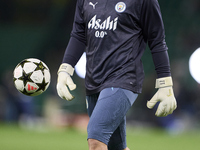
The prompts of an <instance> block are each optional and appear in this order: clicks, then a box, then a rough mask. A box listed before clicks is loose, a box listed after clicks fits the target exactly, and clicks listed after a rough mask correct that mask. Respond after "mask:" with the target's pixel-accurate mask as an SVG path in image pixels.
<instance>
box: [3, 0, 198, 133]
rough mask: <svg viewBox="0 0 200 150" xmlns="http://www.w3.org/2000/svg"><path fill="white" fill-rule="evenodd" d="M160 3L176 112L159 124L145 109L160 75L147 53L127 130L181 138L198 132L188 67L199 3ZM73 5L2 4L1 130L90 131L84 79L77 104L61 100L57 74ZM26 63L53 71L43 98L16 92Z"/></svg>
mask: <svg viewBox="0 0 200 150" xmlns="http://www.w3.org/2000/svg"><path fill="white" fill-rule="evenodd" d="M159 3H160V7H161V11H162V16H163V20H164V24H165V30H166V42H167V45H168V47H169V55H170V63H171V70H172V76H173V81H174V93H175V97H176V99H177V102H178V108H177V110H176V111H175V112H174V113H173V114H172V115H169V116H168V117H165V118H157V117H155V115H154V113H155V111H156V110H149V109H148V108H147V107H146V102H147V100H149V99H150V98H151V97H152V96H153V94H154V93H155V92H156V90H155V88H154V86H155V79H156V73H155V70H154V65H153V61H152V57H151V54H150V50H149V49H148V48H147V49H146V51H145V54H144V56H143V58H142V60H143V63H144V69H145V81H144V86H143V93H142V94H140V95H139V97H138V99H137V101H136V102H135V104H134V105H133V107H132V108H131V109H130V111H129V112H128V114H127V124H128V125H129V126H131V127H156V128H162V129H164V130H166V131H167V132H168V133H170V134H179V133H182V132H184V131H186V130H191V129H200V85H199V83H197V82H196V81H195V80H194V79H193V78H192V76H191V74H190V72H189V64H188V63H189V58H190V56H191V54H192V53H193V52H194V51H195V50H196V49H197V48H199V47H200V29H199V27H200V19H199V18H200V1H199V0H181V1H179V0H159ZM75 4H76V1H75V0H0V79H1V80H0V124H17V125H19V126H20V127H23V128H30V129H31V128H36V127H45V126H50V127H55V128H67V127H73V128H77V129H81V130H86V126H87V122H88V116H87V111H86V105H85V89H84V79H82V78H80V77H79V76H78V75H76V74H75V75H74V77H73V79H74V82H75V83H76V84H77V89H76V90H75V91H73V92H72V93H73V94H74V95H75V99H74V100H73V101H71V102H67V101H65V100H62V99H60V98H59V97H58V95H57V93H56V80H57V70H58V67H59V66H60V64H61V61H62V57H63V54H64V51H65V48H66V46H67V43H68V40H69V37H70V32H71V28H72V23H73V17H74V10H75ZM26 58H38V59H40V60H42V61H43V62H45V63H46V64H47V66H48V67H49V69H50V71H51V78H52V80H51V84H50V87H49V88H48V89H47V91H46V92H45V93H43V94H42V95H40V96H36V97H28V96H24V95H22V94H21V93H19V92H18V91H17V90H16V89H15V87H14V84H13V80H12V78H13V77H12V76H13V75H12V72H13V70H14V68H15V66H16V65H17V64H18V63H19V62H21V61H22V60H23V59H26ZM199 65H200V64H199ZM199 71H200V68H199Z"/></svg>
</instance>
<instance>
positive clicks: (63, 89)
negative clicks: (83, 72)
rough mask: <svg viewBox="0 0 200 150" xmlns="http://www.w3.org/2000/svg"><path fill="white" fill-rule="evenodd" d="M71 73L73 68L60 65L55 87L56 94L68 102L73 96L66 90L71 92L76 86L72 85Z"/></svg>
mask: <svg viewBox="0 0 200 150" xmlns="http://www.w3.org/2000/svg"><path fill="white" fill-rule="evenodd" d="M73 73H74V68H73V67H72V66H71V65H69V64H67V63H63V64H61V65H60V68H59V70H58V80H57V86H56V89H57V93H58V95H59V96H60V97H61V98H62V99H66V100H68V101H71V100H72V99H73V98H74V96H73V95H71V94H70V92H69V90H68V88H69V89H70V90H71V91H72V90H75V89H76V84H74V82H73V80H72V78H71V76H72V75H73ZM67 86H68V88H67Z"/></svg>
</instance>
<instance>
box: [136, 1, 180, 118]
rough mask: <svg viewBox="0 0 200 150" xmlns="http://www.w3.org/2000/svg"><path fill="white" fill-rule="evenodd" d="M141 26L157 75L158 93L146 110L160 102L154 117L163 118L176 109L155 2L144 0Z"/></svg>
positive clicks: (160, 19) (161, 24)
mask: <svg viewBox="0 0 200 150" xmlns="http://www.w3.org/2000/svg"><path fill="white" fill-rule="evenodd" d="M142 10H143V11H142V15H141V20H140V21H141V25H142V28H143V35H144V37H145V40H146V41H147V42H148V45H149V48H150V50H151V53H152V58H153V61H154V65H155V70H156V73H157V79H156V86H155V87H156V88H157V89H158V91H157V92H156V94H155V95H154V96H153V97H152V99H151V100H150V101H148V102H147V107H148V108H153V107H154V106H155V104H156V103H157V102H160V104H159V106H158V109H157V111H156V116H158V117H163V116H167V115H169V114H172V113H173V111H174V110H175V109H176V107H177V104H176V99H175V97H174V93H173V88H172V86H173V82H172V77H171V71H170V63H169V57H168V52H167V50H168V48H167V46H166V42H165V32H164V24H163V20H162V16H161V11H160V6H159V4H158V1H157V0H144V1H143V5H142Z"/></svg>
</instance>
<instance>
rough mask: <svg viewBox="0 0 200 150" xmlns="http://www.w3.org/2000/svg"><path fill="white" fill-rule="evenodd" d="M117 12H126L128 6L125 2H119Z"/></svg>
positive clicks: (116, 6)
mask: <svg viewBox="0 0 200 150" xmlns="http://www.w3.org/2000/svg"><path fill="white" fill-rule="evenodd" d="M115 10H116V11H117V12H118V13H121V12H124V11H125V10H126V4H125V3H124V2H119V3H117V4H116V5H115Z"/></svg>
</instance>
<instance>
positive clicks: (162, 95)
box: [147, 77, 177, 117]
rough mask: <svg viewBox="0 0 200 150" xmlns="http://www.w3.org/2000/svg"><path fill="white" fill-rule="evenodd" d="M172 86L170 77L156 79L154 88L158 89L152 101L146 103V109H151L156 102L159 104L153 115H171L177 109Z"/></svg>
mask: <svg viewBox="0 0 200 150" xmlns="http://www.w3.org/2000/svg"><path fill="white" fill-rule="evenodd" d="M172 85H173V83H172V78H171V77H164V78H158V79H156V88H158V91H157V92H156V94H155V95H154V96H153V97H152V99H151V100H150V101H148V102H147V107H148V108H149V109H152V108H153V107H154V106H155V104H156V103H157V102H160V104H159V105H158V108H157V111H156V114H155V115H156V116H158V117H165V116H167V115H169V114H172V113H173V111H174V110H175V109H176V107H177V103H176V99H175V97H174V92H173V88H172Z"/></svg>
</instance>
